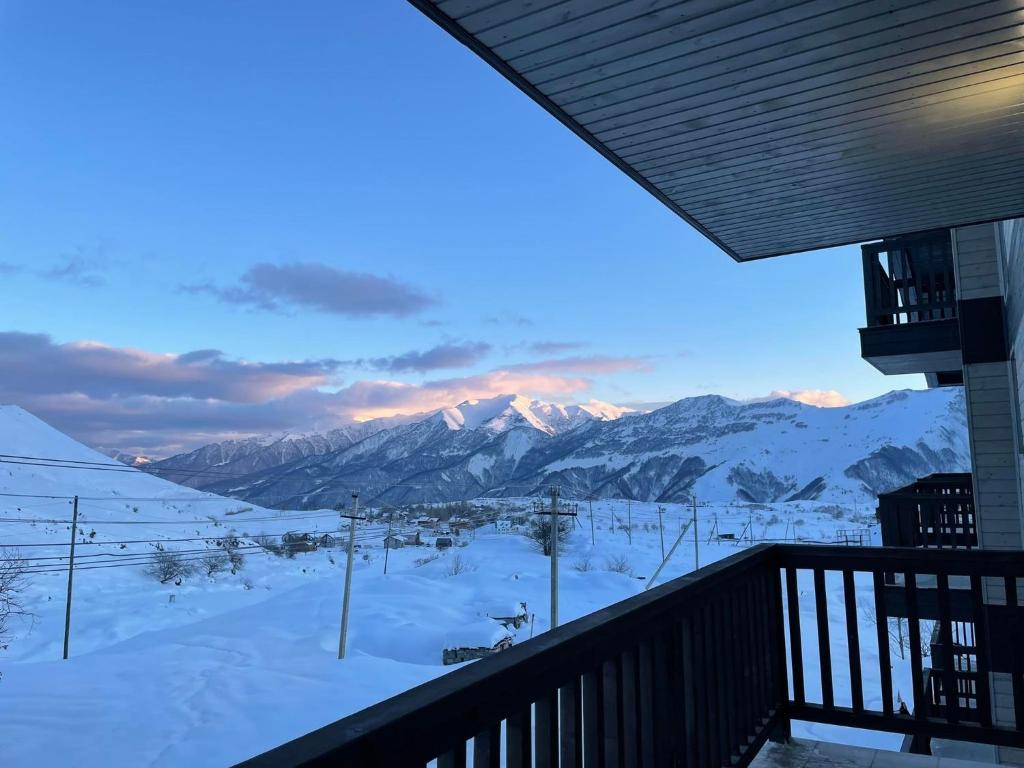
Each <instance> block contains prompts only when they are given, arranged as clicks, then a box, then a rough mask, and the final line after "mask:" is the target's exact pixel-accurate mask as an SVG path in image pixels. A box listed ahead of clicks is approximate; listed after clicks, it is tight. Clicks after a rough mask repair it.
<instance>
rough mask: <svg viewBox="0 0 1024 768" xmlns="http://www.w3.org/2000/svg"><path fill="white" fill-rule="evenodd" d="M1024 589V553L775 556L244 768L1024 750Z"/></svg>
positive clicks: (668, 762)
mask: <svg viewBox="0 0 1024 768" xmlns="http://www.w3.org/2000/svg"><path fill="white" fill-rule="evenodd" d="M887 573H896V574H899V580H898V585H897V586H894V587H886V586H885V582H884V576H885V574H887ZM1022 579H1024V552H988V551H985V550H980V549H978V550H973V551H966V550H957V549H939V550H932V549H928V550H925V549H909V548H899V549H897V548H871V547H826V546H806V545H786V544H771V545H766V544H762V545H758V546H755V547H751V548H750V549H748V550H746V551H744V552H741V553H738V554H736V555H733V556H732V557H729V558H727V559H726V560H723V561H721V562H718V563H715V564H713V565H710V566H708V567H705V568H702V569H701V570H699V571H696V572H695V573H693V574H691V575H689V576H684V577H681V578H678V579H675V580H673V581H670V582H668V583H666V584H664V585H662V586H659V587H655V588H653V589H651V590H650V591H648V592H644V593H642V594H641V595H637V596H636V597H632V598H630V599H628V600H624V601H622V602H620V603H617V604H615V605H612V606H609V607H607V608H605V609H603V610H600V611H597V612H596V613H593V614H590V615H589V616H584V617H583V618H581V619H577V620H576V621H573V622H571V623H569V624H566V625H565V626H562V627H558V628H557V629H554V630H552V631H549V632H544V633H542V634H540V635H538V636H537V637H534V638H533V639H532V640H529V641H527V642H525V643H523V644H521V645H517V646H513V647H512V648H510V649H509V650H506V651H503V652H502V653H500V654H497V655H494V656H490V657H488V658H486V659H483V660H482V661H478V662H474V663H472V664H470V665H468V666H466V667H463V668H462V669H459V670H456V671H455V672H452V673H450V674H447V675H444V676H442V677H439V678H437V679H436V680H433V681H431V682H428V683H425V684H423V685H421V686H419V687H416V688H413V689H412V690H409V691H407V692H405V693H403V694H400V695H398V696H396V697H394V698H392V699H388V700H387V701H383V702H381V703H379V704H376V705H374V706H372V707H370V708H368V709H365V710H363V711H362V712H358V713H356V714H354V715H352V716H350V717H347V718H345V719H343V720H340V721H338V722H336V723H333V724H331V725H327V726H325V727H323V728H321V729H319V730H317V731H314V732H312V733H310V734H307V735H306V736H303V737H300V738H299V739H296V740H295V741H293V742H290V743H288V744H285V745H282V746H281V747H278V748H277V749H274V750H272V751H270V752H267V753H265V754H263V755H260V756H259V757H256V758H253V759H252V760H250V761H247V763H245V765H248V766H254V767H255V766H268V767H269V766H274V768H279V767H280V766H307V767H310V768H311V767H312V766H324V767H325V768H326V767H327V766H363V767H364V768H373V767H374V766H378V767H380V768H383V767H384V766H388V767H390V766H417V767H422V766H426V765H428V764H429V765H437V766H438V768H465V767H466V766H467V765H468V764H469V762H470V759H472V765H473V766H474V768H485V767H486V768H498V766H507V768H533V767H534V766H536V768H558V767H559V766H561V768H569V767H570V766H574V767H576V768H579V767H580V766H583V767H584V768H590V767H591V766H593V767H594V768H608V767H609V766H637V767H638V768H639V767H640V766H645V767H646V766H651V767H659V766H677V767H679V768H721V766H733V767H734V768H742V767H743V766H746V765H748V764H750V763H751V761H752V760H753V759H754V758H755V757H756V756H757V755H758V753H759V752H761V751H762V747H763V746H764V744H765V742H766V741H767V740H768V739H773V740H780V741H783V742H784V741H786V740H787V738H788V736H789V733H790V722H791V721H796V720H801V721H811V722H815V723H820V724H831V725H839V726H850V727H854V728H863V729H868V730H875V731H888V732H891V733H897V734H900V733H902V734H906V735H907V736H909V737H911V738H910V739H909V740H908V741H910V742H914V743H916V746H917V748H919V749H921V750H922V751H923V750H926V749H927V742H928V740H930V739H934V738H939V739H944V740H954V741H969V742H978V743H982V744H991V745H1002V746H1006V747H1017V748H1022V747H1024V614H1022V611H1021V609H1020V607H1019V589H1020V582H1021V580H1022ZM894 622H896V623H897V624H898V626H899V632H900V637H901V638H902V636H903V628H906V640H905V642H904V641H903V640H901V641H900V645H899V648H898V650H897V651H893V650H892V642H893V641H892V634H893V624H894ZM967 625H969V627H968V626H967ZM929 639H931V649H932V650H931V653H932V655H933V656H934V658H932V659H931V661H932V664H933V667H934V668H933V669H928V668H927V667H926V666H925V663H924V661H925V659H924V658H923V657H924V655H925V654H924V651H925V650H926V649H928V648H929V645H928V640H929ZM922 640H924V641H925V642H924V643H922ZM904 648H905V651H906V652H905V654H903V653H902V652H903V650H904ZM902 656H905V658H903V657H902ZM953 691H956V695H947V692H953ZM994 694H998V695H994ZM897 695H900V696H901V701H902V702H905V703H906V708H904V707H903V706H901V704H900V703H898V701H897ZM800 749H803V747H801V745H800V744H799V743H795V744H791V745H789V746H778V745H773V746H772V748H771V749H767V750H763V751H764V753H765V755H764V757H765V758H767V760H764V761H759V763H760V764H764V765H771V766H782V765H793V764H795V763H794V761H793V759H792V758H799V756H800V755H799V754H795V753H794V751H798V750H800ZM787 751H788V752H789V753H790V754H789V755H788V756H787V754H786V753H787ZM897 758H906V759H905V760H902V761H901V762H900V763H899V764H906V765H907V766H908V768H910V767H911V766H918V765H923V764H925V763H926V762H927V761H925V762H922V760H921V759H917V760H916V761H915V759H914V758H911V757H910V756H899V755H897V756H894V758H893V759H897ZM434 761H436V763H435V762H434ZM937 762H938V761H932V762H927V764H937ZM797 764H815V765H818V764H821V763H820V762H815V763H806V761H804V762H803V763H797ZM845 764H849V763H845ZM857 764H861V763H857ZM863 764H867V763H863ZM885 764H886V765H893V764H895V763H894V762H892V760H889V759H887V761H886V763H885Z"/></svg>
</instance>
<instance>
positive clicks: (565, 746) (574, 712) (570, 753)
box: [474, 678, 583, 768]
mask: <svg viewBox="0 0 1024 768" xmlns="http://www.w3.org/2000/svg"><path fill="white" fill-rule="evenodd" d="M558 692H559V697H558V727H559V743H560V752H561V755H562V768H579V766H582V765H583V726H582V722H583V721H582V714H583V712H582V708H581V693H580V680H579V678H573V679H572V681H571V682H569V683H566V684H565V685H563V686H562V687H561V688H559V691H558ZM474 768H475V766H474Z"/></svg>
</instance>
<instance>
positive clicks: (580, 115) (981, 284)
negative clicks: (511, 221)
mask: <svg viewBox="0 0 1024 768" xmlns="http://www.w3.org/2000/svg"><path fill="white" fill-rule="evenodd" d="M410 2H411V3H412V4H413V5H414V6H415V7H416V8H418V9H419V10H420V11H422V12H423V13H424V14H425V15H426V16H427V17H429V18H430V19H431V20H433V21H434V22H436V23H437V24H438V25H439V26H440V27H441V28H442V29H444V30H445V31H447V32H448V33H449V34H450V35H451V36H452V37H453V38H454V39H455V41H457V42H458V43H461V44H462V45H464V46H466V47H467V48H469V49H470V50H471V51H472V52H474V53H475V54H477V55H478V56H479V57H481V58H482V59H483V60H484V61H485V62H487V63H488V64H489V65H490V66H491V67H493V68H494V69H495V70H496V71H497V72H498V73H500V74H501V75H502V76H503V77H504V78H506V79H507V80H508V81H509V82H511V83H512V84H514V85H515V86H516V87H518V88H519V89H521V90H522V91H523V92H524V93H525V94H526V95H527V96H529V97H530V98H531V99H533V100H534V101H535V102H536V103H537V104H538V105H540V107H542V108H543V109H544V110H546V111H547V112H548V113H549V114H550V115H551V116H552V117H554V118H555V119H557V120H558V121H560V122H561V123H562V124H563V125H564V126H565V127H566V128H568V129H569V130H570V131H572V132H573V133H574V134H576V136H578V137H579V138H580V139H581V140H582V141H584V142H586V143H587V144H588V145H590V147H592V148H593V149H594V150H595V151H596V152H598V153H600V154H601V155H602V156H603V157H604V158H605V159H607V160H608V161H609V162H611V163H613V164H614V165H615V166H616V167H617V168H618V169H620V170H621V171H622V172H623V173H625V174H626V175H627V176H628V177H629V178H630V179H632V180H633V181H635V182H636V183H637V184H639V185H640V186H641V187H642V188H643V189H645V190H646V191H647V192H648V193H650V194H651V195H652V196H654V197H655V198H656V199H657V200H658V201H660V202H661V203H663V204H664V205H665V206H666V207H667V208H669V209H670V210H671V211H672V212H674V213H675V214H677V215H678V216H679V217H681V218H682V219H684V220H685V221H687V222H688V223H689V224H690V225H692V226H693V227H695V228H696V229H697V230H698V231H700V232H701V233H703V234H704V235H705V236H706V237H707V238H709V239H710V240H711V241H712V242H714V243H715V244H716V245H717V246H718V247H719V248H720V249H721V250H722V251H724V252H725V254H727V255H728V256H730V257H731V258H733V259H734V260H735V261H737V262H739V264H738V265H737V267H736V268H737V269H743V268H744V267H743V262H748V261H752V260H759V259H766V258H770V257H785V256H787V255H788V254H793V253H799V252H806V251H816V250H820V249H825V248H829V247H832V246H839V245H850V244H862V253H861V260H862V267H863V278H864V295H865V318H866V319H865V325H864V327H863V328H862V329H860V332H859V337H860V343H861V353H862V356H863V358H864V359H865V360H866V361H867V362H868V363H869V364H871V365H873V366H875V367H876V368H877V369H878V370H879V371H881V372H883V373H886V374H898V373H919V374H924V376H925V377H926V379H927V382H928V384H929V386H962V387H963V388H964V392H965V396H966V402H967V409H968V413H967V421H968V428H969V430H970V445H971V451H972V459H971V463H972V466H971V470H972V471H971V473H970V477H969V479H964V478H962V477H961V478H941V477H939V478H935V477H933V478H922V479H921V481H920V482H919V484H915V485H916V487H910V488H908V489H901V492H900V494H899V498H895V497H894V498H893V499H891V500H889V501H890V502H891V504H890V503H889V502H887V501H886V500H885V499H882V500H881V501H880V509H881V508H883V507H886V505H887V504H889V507H891V508H892V509H896V510H897V511H895V512H893V513H891V514H893V515H895V517H894V518H893V520H892V522H891V524H889V525H888V526H887V529H888V531H889V535H890V536H897V537H898V540H899V543H902V544H903V545H904V546H901V547H899V548H896V547H864V546H844V547H821V546H810V545H795V544H773V545H761V546H757V547H751V548H749V549H747V550H744V551H742V552H739V553H737V554H736V555H734V556H733V557H730V558H728V559H727V560H724V561H721V562H719V563H716V564H714V565H712V566H709V567H707V568H704V569H702V570H701V571H699V572H698V573H696V574H694V575H693V576H691V577H689V578H687V579H681V580H677V581H675V582H668V583H666V584H663V585H662V586H659V587H655V588H653V589H651V590H649V591H647V592H645V593H644V594H643V595H642V596H639V597H635V598H632V599H630V600H627V601H624V602H623V603H620V604H618V605H615V606H612V607H610V608H608V609H605V610H603V611H601V612H599V613H597V614H593V615H591V616H585V617H583V618H581V619H578V620H577V621H574V622H572V623H570V624H567V625H565V626H562V627H558V628H557V629H555V630H552V631H550V632H547V633H544V634H543V635H541V636H540V637H538V638H536V639H535V640H533V641H527V642H524V643H521V644H517V645H515V646H514V647H512V648H510V649H508V650H507V651H505V652H503V653H501V654H497V655H495V656H493V657H492V658H488V659H485V660H483V661H481V662H479V663H476V664H473V665H470V666H468V667H467V668H465V669H461V670H457V671H455V672H453V673H452V674H451V675H448V676H445V677H444V678H442V679H440V680H436V681H434V682H431V683H428V684H426V685H424V686H420V687H419V688H416V689H414V690H412V691H409V692H407V693H404V694H401V695H399V696H396V697H394V698H393V699H390V700H388V701H385V702H382V703H380V704H378V705H376V706H374V707H371V708H370V709H368V710H366V711H364V712H360V713H356V714H354V715H352V716H350V717H348V718H345V719H343V720H341V721H339V722H337V723H335V724H333V725H331V726H328V727H326V728H324V729H321V730H319V731H316V732H314V733H311V734H309V735H307V736H304V737H301V738H298V739H296V740H295V741H293V742H291V743H289V744H287V745H284V746H282V747H281V748H279V749H278V750H273V751H271V752H268V753H267V754H266V755H263V756H261V757H260V758H257V759H256V760H255V761H254V764H256V765H282V764H284V765H297V764H300V763H301V764H303V765H328V764H352V765H355V764H358V765H367V766H380V765H393V764H410V765H412V764H417V765H423V764H426V763H428V762H430V761H432V760H434V759H436V760H437V764H438V765H439V766H441V767H442V768H445V767H446V766H457V765H465V764H466V759H467V758H466V752H467V749H470V748H471V749H472V751H473V755H474V764H475V765H478V766H479V765H488V766H492V765H499V764H504V765H508V766H526V765H532V764H537V765H543V766H557V765H562V766H570V765H572V766H580V765H584V766H588V768H589V766H595V765H602V766H606V765H615V766H618V765H643V766H663V765H671V766H687V767H688V768H689V767H693V768H711V766H722V765H730V766H739V767H742V766H745V765H748V764H750V763H752V762H755V761H756V764H757V765H761V766H771V765H785V764H808V765H810V764H829V762H828V761H829V759H830V758H828V757H827V755H833V756H835V755H839V754H842V755H844V756H843V757H842V758H841V761H843V764H858V765H859V764H864V765H867V764H871V763H872V761H875V756H873V755H871V754H870V752H864V751H861V752H857V751H856V750H855V749H853V748H847V749H846V750H845V751H844V750H842V749H839V748H838V747H831V748H826V747H824V746H822V747H821V751H817V750H819V747H818V746H809V745H806V744H793V743H789V734H790V724H791V723H792V722H793V721H810V722H815V723H820V724H825V725H835V726H849V727H854V728H860V729H865V730H874V731H885V732H890V733H897V734H903V735H905V737H906V740H905V744H906V747H907V749H908V750H913V751H917V752H927V751H929V750H932V749H935V750H938V749H943V750H945V749H948V750H953V749H955V748H957V747H958V746H963V745H974V746H973V747H972V749H973V751H972V752H971V753H970V755H971V758H972V760H974V761H982V762H987V763H995V762H1002V763H1004V764H1013V765H1024V615H1022V609H1021V605H1022V600H1024V594H1022V592H1021V588H1020V587H1021V581H1022V579H1024V551H1022V545H1024V522H1022V509H1024V505H1022V499H1021V474H1022V469H1021V462H1022V457H1024V439H1022V427H1021V421H1020V415H1021V413H1022V408H1021V404H1022V399H1024V397H1022V390H1021V382H1022V381H1024V375H1022V372H1021V371H1020V365H1021V364H1022V361H1024V332H1022V328H1021V326H1022V322H1024V285H1022V281H1024V223H1022V221H1021V219H1022V217H1024V109H1022V108H1021V107H1022V105H1024V46H1022V44H1021V41H1022V32H1021V29H1022V28H1021V21H1022V17H1024V2H1022V1H1021V0H1009V1H1007V2H1004V1H999V0H978V1H977V2H972V3H944V2H939V1H938V0H935V1H934V2H918V1H917V0H891V1H890V2H885V3H882V2H875V1H874V0H867V1H866V2H860V3H854V4H850V3H818V2H803V3H798V2H788V3H785V2H781V3H780V2H770V1H769V0H763V1H760V0H759V1H757V2H730V3H726V2H714V1H708V2H704V1H703V0H658V1H657V2H652V0H536V2H522V1H521V0H410ZM453 162H457V160H454V159H453ZM600 215H607V212H601V213H600ZM780 311H785V310H784V308H780ZM854 330H855V329H851V332H853V331H854ZM968 489H969V493H968ZM914 497H916V498H914ZM896 541H897V540H896V539H890V540H889V541H887V542H885V543H888V544H892V543H896ZM908 545H909V546H908ZM798 580H799V584H798ZM829 595H831V599H827V597H828V596H829ZM858 595H860V597H862V598H865V599H866V600H867V601H868V604H867V610H868V612H869V613H870V614H872V615H873V619H874V623H873V626H872V628H871V629H870V630H869V629H866V628H865V627H864V626H863V625H862V624H861V622H860V621H859V620H858V616H859V615H860V614H861V613H862V604H861V603H859V602H858ZM838 605H841V606H842V607H841V609H840V608H837V606H838ZM811 609H813V610H811ZM834 610H840V611H841V612H842V613H844V614H845V616H844V617H840V618H845V619H846V621H845V624H841V625H840V626H845V629H844V630H839V629H837V626H836V625H835V624H834V623H830V621H829V611H834ZM893 620H895V621H897V622H899V623H900V626H905V627H907V628H908V630H907V631H908V633H909V636H908V644H909V665H910V674H909V677H910V683H909V686H904V687H903V690H902V691H901V690H899V686H894V680H893V674H892V659H891V655H890V652H889V642H888V640H889V638H888V636H887V627H888V626H889V623H890V622H891V621H893ZM929 628H931V629H930V632H931V634H929V635H925V634H924V633H925V632H928V631H929ZM901 631H902V630H901ZM805 639H806V640H807V641H806V642H805ZM836 644H841V645H842V646H843V647H844V648H845V649H846V652H843V653H836V655H835V658H833V653H832V649H833V646H834V645H836ZM870 647H877V656H876V655H873V654H872V653H870V652H868V649H869V648H870ZM923 649H927V650H928V651H929V654H928V656H925V654H924V653H923ZM875 679H877V681H878V685H879V690H878V692H877V693H875V692H874V691H873V690H872V688H873V686H872V687H869V686H867V685H866V684H865V681H869V680H870V681H873V680H875ZM899 694H901V695H902V699H901V700H900V701H897V695H899ZM904 703H905V706H904ZM801 750H803V752H801ZM807 750H811V752H807ZM807 754H813V755H816V759H815V760H811V761H808V759H807V757H806V755H807ZM946 754H952V752H947V753H946ZM801 755H803V757H801ZM901 757H902V758H904V760H903V761H902V762H901V761H900V760H899V758H901ZM534 758H535V760H534ZM914 758H916V761H915V760H911V758H910V756H906V755H903V756H900V755H896V756H891V757H886V758H885V759H884V763H885V764H886V765H893V766H899V765H901V764H906V765H908V766H910V765H911V764H912V765H927V764H931V765H937V760H931V761H930V760H929V758H927V757H923V756H921V755H915V756H914ZM838 759H840V758H837V760H838ZM831 764H835V762H833V763H831ZM874 764H875V765H880V764H882V761H881V760H879V761H875V762H874ZM964 768H966V765H965V766H964Z"/></svg>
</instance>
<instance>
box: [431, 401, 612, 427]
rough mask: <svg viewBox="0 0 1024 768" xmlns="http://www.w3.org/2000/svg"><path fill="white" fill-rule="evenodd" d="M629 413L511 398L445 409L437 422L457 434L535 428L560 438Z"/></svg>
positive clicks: (596, 403) (608, 406) (599, 405)
mask: <svg viewBox="0 0 1024 768" xmlns="http://www.w3.org/2000/svg"><path fill="white" fill-rule="evenodd" d="M628 412H630V409H629V408H620V407H619V406H616V405H612V404H611V403H605V402H601V401H600V400H591V401H590V402H589V403H585V404H582V405H569V406H565V405H560V404H558V403H549V402H545V401H543V400H531V399H530V398H528V397H524V396H523V395H514V394H509V395H497V396H495V397H490V398H486V399H480V400H466V401H464V402H462V403H459V404H458V405H456V406H454V407H452V408H444V409H442V410H441V411H439V412H438V415H437V418H438V419H440V420H441V421H443V422H444V423H445V424H446V425H447V426H448V428H449V429H451V430H456V431H457V430H463V429H465V430H475V429H481V428H483V429H486V430H487V431H489V432H493V433H495V434H499V433H502V432H507V431H508V430H510V429H513V428H516V427H532V428H533V429H536V430H539V431H541V432H544V433H546V434H548V435H557V434H561V433H563V432H566V431H568V430H570V429H574V428H576V427H578V426H579V425H580V424H582V423H584V422H586V421H593V420H596V421H612V420H614V419H617V418H619V417H620V416H622V414H624V413H628Z"/></svg>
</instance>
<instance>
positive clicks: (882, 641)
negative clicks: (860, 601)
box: [871, 571, 893, 717]
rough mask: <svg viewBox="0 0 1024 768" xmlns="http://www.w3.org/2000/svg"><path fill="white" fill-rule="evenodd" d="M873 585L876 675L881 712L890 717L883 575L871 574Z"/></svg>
mask: <svg viewBox="0 0 1024 768" xmlns="http://www.w3.org/2000/svg"><path fill="white" fill-rule="evenodd" d="M871 576H872V578H873V579H874V587H875V631H876V634H877V637H878V676H879V679H880V681H881V683H882V712H883V714H885V716H886V717H892V714H893V706H892V662H891V661H890V660H889V613H888V611H886V609H885V577H884V576H883V574H882V572H881V571H873V572H872V574H871Z"/></svg>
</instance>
